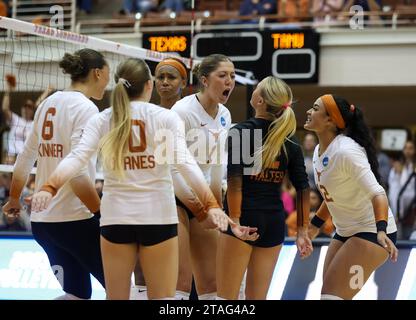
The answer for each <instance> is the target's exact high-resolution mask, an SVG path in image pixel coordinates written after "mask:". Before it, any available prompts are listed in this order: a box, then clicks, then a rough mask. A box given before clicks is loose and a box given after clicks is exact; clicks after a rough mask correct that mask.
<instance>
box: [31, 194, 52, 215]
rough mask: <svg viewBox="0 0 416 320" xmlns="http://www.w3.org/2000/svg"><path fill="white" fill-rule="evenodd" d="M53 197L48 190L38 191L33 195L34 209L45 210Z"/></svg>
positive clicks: (35, 210)
mask: <svg viewBox="0 0 416 320" xmlns="http://www.w3.org/2000/svg"><path fill="white" fill-rule="evenodd" d="M51 199H52V194H51V193H50V192H48V191H39V192H36V193H35V194H34V195H33V197H32V211H34V212H39V211H43V210H45V209H46V208H47V207H48V205H49V202H50V201H51Z"/></svg>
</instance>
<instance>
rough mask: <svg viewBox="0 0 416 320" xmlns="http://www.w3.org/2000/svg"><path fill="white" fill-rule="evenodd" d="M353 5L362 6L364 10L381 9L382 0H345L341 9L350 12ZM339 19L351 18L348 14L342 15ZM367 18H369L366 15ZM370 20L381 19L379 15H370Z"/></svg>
mask: <svg viewBox="0 0 416 320" xmlns="http://www.w3.org/2000/svg"><path fill="white" fill-rule="evenodd" d="M352 6H361V8H362V10H363V11H381V0H345V2H344V6H343V7H342V10H341V11H344V12H349V11H350V8H351V7H352ZM338 19H339V20H346V19H349V17H348V16H340V17H339V18H338ZM365 20H368V18H367V17H365ZM369 20H370V21H380V17H378V16H370V17H369Z"/></svg>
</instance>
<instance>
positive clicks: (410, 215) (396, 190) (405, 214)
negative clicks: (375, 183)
mask: <svg viewBox="0 0 416 320" xmlns="http://www.w3.org/2000/svg"><path fill="white" fill-rule="evenodd" d="M415 169H416V149H415V143H414V141H412V140H409V141H407V142H406V144H405V146H404V148H403V155H402V158H401V159H399V160H393V166H392V169H391V171H390V174H389V201H390V204H391V208H392V211H393V213H394V214H396V215H397V216H398V218H399V224H398V227H399V228H398V233H399V238H401V239H409V236H410V234H411V233H412V231H413V226H414V222H415V217H416V204H415V197H416V181H415V180H416V174H415ZM400 193H401V195H400V203H399V205H400V208H398V207H397V204H398V200H399V194H400Z"/></svg>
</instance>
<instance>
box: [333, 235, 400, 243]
mask: <svg viewBox="0 0 416 320" xmlns="http://www.w3.org/2000/svg"><path fill="white" fill-rule="evenodd" d="M351 237H357V238H361V239H364V240H367V241H370V242H373V243H375V244H378V245H379V246H381V244H380V243H378V241H377V233H374V232H359V233H356V234H353V235H352V236H349V237H341V236H340V235H339V234H338V233H335V235H334V237H333V238H334V239H336V240H339V241H342V242H345V241H347V240H348V239H349V238H351ZM387 237H389V239H390V240H391V241H392V242H393V243H394V244H396V241H397V232H393V233H389V234H387Z"/></svg>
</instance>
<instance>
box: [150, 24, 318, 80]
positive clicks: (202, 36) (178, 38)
mask: <svg viewBox="0 0 416 320" xmlns="http://www.w3.org/2000/svg"><path fill="white" fill-rule="evenodd" d="M143 47H144V48H146V49H150V50H155V51H159V52H165V53H167V52H172V53H176V54H179V55H181V56H184V57H189V56H190V52H191V36H190V34H189V33H186V32H184V33H176V32H163V33H144V34H143ZM192 47H193V57H194V58H195V59H202V58H204V57H206V56H208V55H210V54H213V53H222V54H225V55H226V56H228V57H229V58H230V59H231V60H232V61H233V62H234V64H235V67H236V68H237V69H241V70H244V71H248V72H252V74H253V76H254V78H256V79H258V80H261V79H263V78H264V77H266V76H269V75H274V76H276V77H279V78H281V79H283V80H285V81H287V82H289V83H317V82H318V70H319V68H318V61H319V34H318V33H316V32H315V31H314V30H309V29H283V30H264V31H244V30H242V31H235V30H233V31H232V32H230V31H215V32H200V33H196V34H195V35H194V38H193V46H192Z"/></svg>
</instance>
